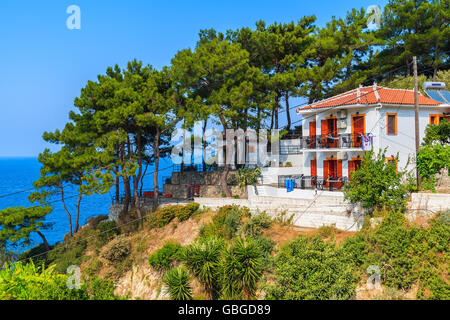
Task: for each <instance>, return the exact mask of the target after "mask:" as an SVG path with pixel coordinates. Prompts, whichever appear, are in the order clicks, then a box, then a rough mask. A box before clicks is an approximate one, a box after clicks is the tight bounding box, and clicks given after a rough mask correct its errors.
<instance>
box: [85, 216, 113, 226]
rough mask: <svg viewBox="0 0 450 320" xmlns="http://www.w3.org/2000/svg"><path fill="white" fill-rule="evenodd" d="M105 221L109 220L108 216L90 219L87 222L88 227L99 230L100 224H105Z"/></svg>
mask: <svg viewBox="0 0 450 320" xmlns="http://www.w3.org/2000/svg"><path fill="white" fill-rule="evenodd" d="M105 220H108V216H107V215H99V216H95V217H90V218H89V219H88V221H87V225H89V227H90V228H92V229H97V227H98V225H99V224H100V222H104V221H105Z"/></svg>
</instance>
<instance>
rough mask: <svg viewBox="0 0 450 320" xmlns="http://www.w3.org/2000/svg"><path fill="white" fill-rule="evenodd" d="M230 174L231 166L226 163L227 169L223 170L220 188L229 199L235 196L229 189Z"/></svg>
mask: <svg viewBox="0 0 450 320" xmlns="http://www.w3.org/2000/svg"><path fill="white" fill-rule="evenodd" d="M229 172H230V168H229V166H228V165H227V164H226V163H225V167H224V168H223V171H222V174H221V175H220V186H221V187H222V192H223V193H225V195H226V196H227V197H228V198H231V197H232V196H233V195H232V194H231V191H230V188H229V187H228V183H227V180H228V173H229Z"/></svg>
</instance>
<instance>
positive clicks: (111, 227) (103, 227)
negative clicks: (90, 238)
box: [97, 220, 120, 245]
mask: <svg viewBox="0 0 450 320" xmlns="http://www.w3.org/2000/svg"><path fill="white" fill-rule="evenodd" d="M97 231H98V241H99V245H104V244H106V243H107V242H108V241H110V240H111V239H113V238H114V237H116V236H118V235H119V234H120V230H119V228H118V227H117V224H116V222H115V221H112V220H111V221H110V220H108V221H102V222H100V223H99V224H98V225H97Z"/></svg>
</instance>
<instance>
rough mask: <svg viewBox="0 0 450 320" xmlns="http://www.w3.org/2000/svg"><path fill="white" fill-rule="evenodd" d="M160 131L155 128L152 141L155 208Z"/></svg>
mask: <svg viewBox="0 0 450 320" xmlns="http://www.w3.org/2000/svg"><path fill="white" fill-rule="evenodd" d="M160 134H161V132H160V130H159V128H156V135H155V138H154V140H153V152H154V157H155V170H154V173H153V205H154V206H155V207H157V206H158V205H159V185H158V170H159V153H160V152H159V137H160Z"/></svg>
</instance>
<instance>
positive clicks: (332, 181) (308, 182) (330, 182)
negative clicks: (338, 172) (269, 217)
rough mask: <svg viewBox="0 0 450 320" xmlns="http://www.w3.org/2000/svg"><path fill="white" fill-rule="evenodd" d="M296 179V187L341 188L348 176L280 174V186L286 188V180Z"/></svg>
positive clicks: (332, 189) (333, 189)
mask: <svg viewBox="0 0 450 320" xmlns="http://www.w3.org/2000/svg"><path fill="white" fill-rule="evenodd" d="M288 179H290V180H293V181H294V188H295V189H317V190H329V191H335V190H341V189H342V187H343V186H344V185H345V184H346V183H347V181H348V179H347V177H331V176H330V177H328V179H324V177H318V176H304V175H283V176H278V188H284V187H285V185H286V180H288Z"/></svg>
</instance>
